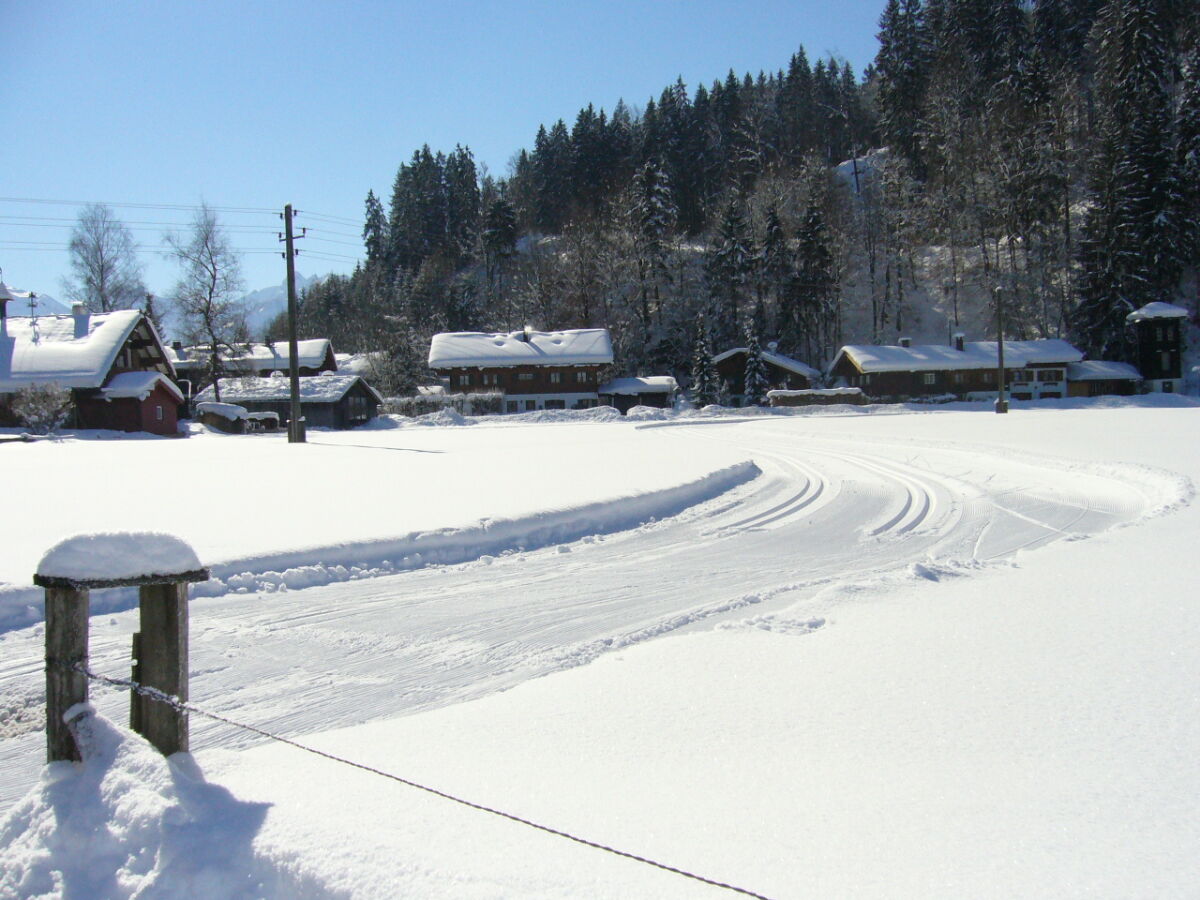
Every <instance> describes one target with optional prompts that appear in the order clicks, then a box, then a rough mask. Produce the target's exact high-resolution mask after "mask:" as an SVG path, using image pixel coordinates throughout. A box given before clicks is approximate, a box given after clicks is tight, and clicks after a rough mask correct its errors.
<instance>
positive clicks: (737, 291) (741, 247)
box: [704, 201, 755, 347]
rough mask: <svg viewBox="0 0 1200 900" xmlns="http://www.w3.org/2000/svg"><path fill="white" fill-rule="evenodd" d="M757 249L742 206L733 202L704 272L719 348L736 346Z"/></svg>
mask: <svg viewBox="0 0 1200 900" xmlns="http://www.w3.org/2000/svg"><path fill="white" fill-rule="evenodd" d="M754 268H755V260H754V246H753V242H752V240H751V237H750V232H749V229H748V228H747V226H746V220H745V218H744V217H743V215H742V211H741V208H740V205H739V204H738V203H737V202H736V201H732V202H730V203H729V204H728V205H727V206H726V208H725V215H724V217H723V218H722V219H721V224H720V225H719V226H718V227H717V233H716V235H715V236H714V238H713V242H712V244H711V245H710V246H709V249H708V252H707V253H706V254H705V259H704V273H705V278H706V280H707V281H708V290H709V296H710V298H711V300H712V314H713V329H712V330H713V340H714V341H716V342H717V345H718V346H720V347H730V346H733V344H734V342H735V341H737V340H738V338H739V336H740V335H741V332H742V329H741V326H740V325H739V320H740V318H741V306H742V304H743V303H744V302H745V295H746V288H747V286H748V285H749V284H750V283H751V281H752V279H753V277H754Z"/></svg>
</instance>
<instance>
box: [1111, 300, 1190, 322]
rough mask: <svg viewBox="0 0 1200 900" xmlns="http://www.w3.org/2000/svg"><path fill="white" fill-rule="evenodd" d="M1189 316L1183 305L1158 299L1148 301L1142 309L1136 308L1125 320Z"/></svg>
mask: <svg viewBox="0 0 1200 900" xmlns="http://www.w3.org/2000/svg"><path fill="white" fill-rule="evenodd" d="M1187 317H1188V311H1187V310H1186V309H1184V308H1183V307H1182V306H1176V305H1175V304H1174V303H1163V302H1162V301H1161V300H1156V301H1155V302H1154V303H1147V304H1146V305H1145V306H1143V307H1142V308H1141V309H1135V310H1134V311H1133V312H1131V313H1130V314H1129V315H1127V316H1126V317H1125V321H1126V322H1143V321H1145V320H1146V319H1186V318H1187Z"/></svg>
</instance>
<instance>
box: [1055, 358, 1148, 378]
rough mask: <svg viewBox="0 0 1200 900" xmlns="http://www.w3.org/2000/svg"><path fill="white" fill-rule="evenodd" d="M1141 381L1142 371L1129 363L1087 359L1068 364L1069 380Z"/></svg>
mask: <svg viewBox="0 0 1200 900" xmlns="http://www.w3.org/2000/svg"><path fill="white" fill-rule="evenodd" d="M1130 380H1132V381H1141V380H1142V373H1141V372H1139V371H1138V370H1137V369H1136V368H1135V367H1133V366H1131V365H1129V363H1123V362H1108V361H1106V360H1102V359H1085V360H1084V361H1083V362H1076V363H1071V364H1070V365H1068V366H1067V381H1130Z"/></svg>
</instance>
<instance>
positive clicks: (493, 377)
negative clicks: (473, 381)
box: [483, 372, 500, 385]
mask: <svg viewBox="0 0 1200 900" xmlns="http://www.w3.org/2000/svg"><path fill="white" fill-rule="evenodd" d="M483 383H484V384H491V385H497V384H499V383H500V376H499V375H497V374H496V373H495V372H490V373H489V372H484V373H483Z"/></svg>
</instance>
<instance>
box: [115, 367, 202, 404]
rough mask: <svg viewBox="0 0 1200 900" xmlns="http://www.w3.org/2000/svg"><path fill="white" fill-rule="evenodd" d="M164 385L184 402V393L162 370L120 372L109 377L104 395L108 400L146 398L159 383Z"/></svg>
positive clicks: (176, 397)
mask: <svg viewBox="0 0 1200 900" xmlns="http://www.w3.org/2000/svg"><path fill="white" fill-rule="evenodd" d="M160 384H161V385H162V386H163V387H164V388H165V389H166V390H167V391H168V393H170V394H171V395H172V396H173V397H174V398H175V399H176V400H177V401H178V402H180V403H182V402H183V394H182V393H180V391H179V388H177V387H176V386H175V382H173V381H171V379H170V378H168V377H167V376H166V375H163V374H162V373H161V372H120V373H118V374H116V375H114V376H113V377H112V378H110V379H109V381H108V384H106V385H105V386H104V397H105V399H108V400H117V399H121V398H132V399H135V400H139V401H140V400H145V399H146V398H147V397H149V396H150V394H151V392H152V391H153V390H154V388H155V387H157V386H158V385H160Z"/></svg>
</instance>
